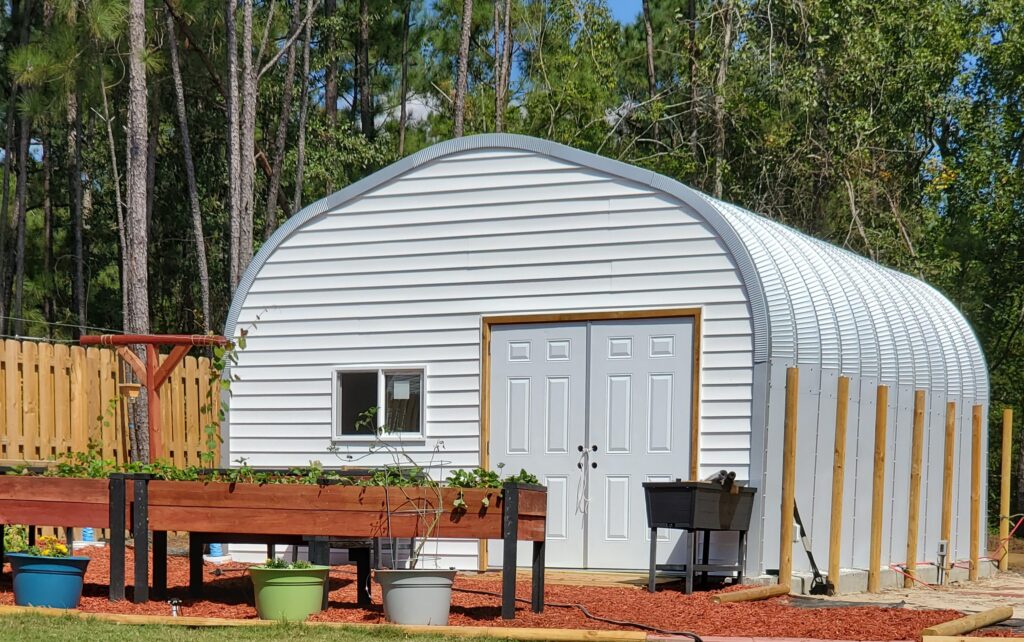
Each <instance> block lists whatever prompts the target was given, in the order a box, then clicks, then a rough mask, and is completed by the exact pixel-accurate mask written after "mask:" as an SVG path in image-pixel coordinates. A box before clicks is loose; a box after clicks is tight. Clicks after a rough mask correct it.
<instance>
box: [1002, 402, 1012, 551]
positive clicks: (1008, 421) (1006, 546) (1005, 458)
mask: <svg viewBox="0 0 1024 642" xmlns="http://www.w3.org/2000/svg"><path fill="white" fill-rule="evenodd" d="M1012 437H1013V408H1003V442H1002V443H1003V451H1002V453H1001V454H1000V464H1001V465H1000V473H999V474H1000V478H999V544H1000V546H1002V547H1003V548H1002V551H1003V554H1002V556H1000V558H999V570H1000V571H1006V570H1008V569H1009V568H1010V450H1011V449H1012V447H1013V446H1012V443H1011V442H1012Z"/></svg>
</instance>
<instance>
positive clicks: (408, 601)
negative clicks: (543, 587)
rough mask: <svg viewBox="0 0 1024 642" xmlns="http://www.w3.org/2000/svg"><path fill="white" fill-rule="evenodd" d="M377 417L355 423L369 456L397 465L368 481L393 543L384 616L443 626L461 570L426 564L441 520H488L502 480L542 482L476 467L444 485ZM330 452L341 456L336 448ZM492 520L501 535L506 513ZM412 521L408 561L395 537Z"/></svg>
mask: <svg viewBox="0 0 1024 642" xmlns="http://www.w3.org/2000/svg"><path fill="white" fill-rule="evenodd" d="M376 417H377V408H370V409H369V410H367V411H365V412H364V413H362V414H360V416H359V419H358V420H357V421H356V425H357V427H358V428H361V429H363V430H365V431H366V432H368V433H370V434H373V435H374V436H375V440H374V441H373V443H372V445H371V446H370V448H369V454H375V453H386V454H388V455H390V456H391V458H392V461H393V465H391V466H387V467H385V468H382V469H379V470H377V471H376V472H375V473H374V475H373V477H372V478H371V479H370V480H369V482H368V484H369V485H372V486H380V487H382V488H383V491H384V504H385V511H384V513H385V515H386V530H385V532H386V534H387V538H388V539H389V540H390V542H391V568H381V569H377V570H376V571H374V579H375V580H376V581H377V583H378V584H380V587H381V601H382V602H383V604H384V617H385V619H386V620H387V621H389V622H392V623H394V624H415V625H437V626H444V625H446V624H448V616H449V612H450V610H451V597H452V584H453V583H454V581H455V576H456V570H455V569H454V568H440V567H439V566H437V565H436V564H435V565H434V567H433V568H432V567H430V566H428V565H426V564H424V563H423V558H424V557H426V555H424V554H423V549H424V546H425V545H426V543H427V542H428V541H429V540H430V539H431V538H433V537H436V536H438V534H439V532H440V531H441V530H444V529H443V528H440V526H441V522H442V518H445V517H446V518H447V521H446V525H445V528H447V527H449V525H451V524H458V523H459V522H460V521H461V520H463V518H465V517H467V515H469V514H470V512H472V515H473V517H474V518H475V519H478V520H479V519H482V518H486V519H489V518H488V517H487V514H488V508H489V507H490V506H491V502H492V499H496V500H497V501H500V500H501V488H502V484H503V482H505V481H519V482H523V483H537V478H536V477H534V476H533V475H530V474H529V473H527V472H526V471H522V472H521V473H520V474H519V475H515V476H513V477H509V478H508V479H502V478H501V476H500V475H499V474H498V473H494V472H490V471H485V470H483V469H480V468H477V469H475V470H472V471H462V470H456V471H454V472H453V473H452V474H451V475H449V476H448V478H447V479H445V482H444V484H443V485H442V484H440V483H438V482H437V481H435V480H434V479H433V478H432V477H431V476H430V470H431V469H433V468H435V465H434V460H433V458H432V460H431V462H429V463H428V465H427V466H421V465H420V464H419V463H418V462H417V461H416V460H414V459H413V458H412V457H411V456H410V455H409V454H408V453H406V452H405V451H404V450H403V449H402V446H401V442H400V441H395V440H388V439H385V436H386V435H387V433H388V432H389V430H388V427H387V426H384V425H380V426H378V425H377V420H376ZM331 450H332V451H333V452H335V454H337V448H336V447H335V446H333V445H332V446H331ZM434 454H435V455H436V454H437V449H436V448H435V452H434ZM349 459H351V457H349ZM498 466H499V468H500V467H501V466H502V465H501V464H499V465H498ZM471 503H472V504H473V505H472V506H471V505H470V504H471ZM493 516H494V517H495V518H496V519H498V520H499V523H498V533H500V519H501V509H500V508H498V509H496V510H495V511H493ZM466 521H471V520H466ZM410 522H414V524H415V526H414V533H415V535H414V536H413V537H412V538H411V539H412V544H411V546H410V549H409V556H408V558H407V559H406V560H404V562H403V561H400V560H399V556H398V551H397V547H396V539H395V534H396V532H398V531H399V530H407V529H408V528H409V525H410ZM400 524H401V526H399V525H400Z"/></svg>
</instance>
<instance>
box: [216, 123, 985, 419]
mask: <svg viewBox="0 0 1024 642" xmlns="http://www.w3.org/2000/svg"><path fill="white" fill-rule="evenodd" d="M484 148H504V149H515V150H521V151H529V152H533V153H537V154H544V155H548V156H551V157H554V158H559V159H562V160H565V161H569V162H573V163H577V164H579V165H581V166H584V167H589V168H591V169H594V170H597V171H601V172H605V173H607V174H610V175H612V176H615V177H618V178H621V179H625V180H629V181H634V182H637V183H641V184H644V185H648V186H650V187H653V188H655V189H658V190H661V191H663V192H665V193H667V194H669V195H671V196H673V197H675V198H677V199H679V200H680V201H682V202H683V203H685V204H686V205H687V206H689V207H691V208H693V209H694V210H696V211H697V213H698V214H700V215H701V216H703V217H704V219H705V220H706V221H707V223H708V224H709V225H710V226H711V227H712V228H713V229H714V230H715V232H716V233H717V234H718V236H719V238H720V239H721V240H722V242H723V243H724V244H725V245H726V247H727V248H728V249H729V251H730V252H731V254H732V256H733V260H734V261H735V262H736V265H737V268H738V270H739V272H740V276H741V278H742V280H743V283H744V287H745V289H746V291H747V297H748V302H749V305H750V311H751V317H752V320H753V327H754V336H753V344H754V361H755V362H764V361H767V360H768V359H769V358H770V359H778V360H780V361H782V362H791V363H794V364H813V365H819V366H822V367H826V368H838V369H840V370H842V371H843V372H844V373H846V374H856V375H861V376H864V377H870V378H873V379H876V380H878V381H879V382H880V383H890V384H912V385H915V386H918V387H924V388H931V389H938V388H944V389H945V391H946V394H947V395H949V396H951V397H953V396H962V397H965V398H969V399H974V400H985V399H987V395H988V375H987V370H986V366H985V357H984V354H983V353H982V350H981V346H980V344H979V343H978V341H977V338H976V337H975V336H974V333H973V332H972V331H971V329H970V326H969V325H968V324H967V321H966V320H965V319H964V317H963V316H962V315H961V314H960V313H959V311H957V310H956V308H955V307H954V306H953V305H952V303H950V302H949V301H948V300H947V299H946V298H945V297H943V296H942V295H941V294H939V293H938V292H937V291H936V290H935V289H934V288H932V287H930V286H929V285H927V284H926V283H924V282H922V281H920V280H918V279H915V278H913V277H910V276H908V275H906V274H901V273H899V272H895V271H893V270H890V269H888V268H885V267H883V266H881V265H878V264H877V263H874V262H872V261H869V260H868V259H866V258H864V257H861V256H858V255H856V254H854V253H852V252H849V251H846V250H843V249H840V248H838V247H836V246H833V245H830V244H828V243H825V242H824V241H820V240H818V239H814V238H812V237H809V236H807V235H805V234H803V233H801V232H799V231H797V230H794V229H792V228H790V227H787V226H785V225H782V224H780V223H777V222H775V221H772V220H769V219H766V218H764V217H761V216H758V215H756V214H753V213H751V212H748V211H746V210H743V209H741V208H738V207H736V206H733V205H730V204H727V203H723V202H722V201H719V200H716V199H713V198H711V197H708V196H706V195H704V194H701V193H699V192H697V191H695V190H693V189H691V188H689V187H687V186H685V185H682V184H681V183H679V182H677V181H674V180H672V179H670V178H667V177H665V176H661V175H659V174H656V173H654V172H651V171H648V170H645V169H641V168H638V167H634V166H632V165H627V164H624V163H621V162H618V161H615V160H612V159H608V158H604V157H601V156H597V155H594V154H590V153H588V152H583V151H580V150H577V149H573V148H571V147H567V146H565V145H560V144H558V143H553V142H550V141H545V140H541V139H537V138H531V137H528V136H519V135H515V134H483V135H479V136H467V137H464V138H458V139H454V140H450V141H446V142H443V143H439V144H437V145H434V146H432V147H429V148H427V149H424V150H422V151H420V152H418V153H416V154H413V155H411V156H408V157H406V158H404V159H402V160H400V161H398V162H397V163H395V164H393V165H391V166H390V167H387V168H385V169H383V170H381V171H379V172H376V173H375V174H373V175H371V176H368V177H366V178H364V179H363V180H361V181H358V182H357V183H354V184H352V185H350V186H348V187H346V188H345V189H343V190H341V191H339V192H337V193H335V194H332V195H331V196H328V197H326V198H324V199H321V200H320V201H317V202H315V203H312V204H311V205H309V206H308V207H306V208H305V209H303V210H302V211H300V212H299V213H297V214H296V215H295V216H293V217H292V218H291V219H289V220H288V222H287V223H285V224H284V225H283V226H281V227H280V228H279V229H278V230H277V231H276V232H275V233H274V235H273V236H272V237H271V238H270V239H269V240H268V241H267V242H266V243H265V244H264V245H263V247H262V248H260V251H259V252H258V253H257V254H256V256H255V257H254V258H253V260H252V262H251V263H250V264H249V266H248V268H247V269H246V272H245V274H244V275H243V277H242V279H241V281H240V283H239V284H238V288H237V289H236V291H235V294H234V298H233V300H232V305H231V309H230V310H229V312H228V319H227V324H226V328H225V335H226V336H233V335H234V332H235V325H236V323H237V320H238V317H239V314H240V313H241V309H242V305H243V304H244V301H245V298H246V295H247V293H248V291H249V288H250V287H251V286H252V283H253V281H254V280H255V278H256V276H257V274H258V273H259V271H260V269H261V267H262V266H263V264H264V263H265V262H266V260H267V258H268V257H269V256H270V255H271V254H272V253H273V252H274V250H275V248H276V247H277V246H278V245H280V244H281V242H283V241H284V239H286V238H287V237H288V236H289V235H291V234H292V233H293V232H294V231H295V230H297V229H299V228H300V227H301V226H302V225H304V224H305V223H306V222H307V221H309V220H311V219H313V218H315V217H317V216H319V215H321V214H323V213H325V212H327V211H330V210H332V209H335V208H337V207H339V206H341V205H343V204H344V203H346V202H348V201H349V200H352V199H354V198H356V197H358V196H359V195H361V194H363V193H365V192H367V191H369V190H371V189H374V188H375V187H378V186H380V185H382V184H383V183H385V182H387V181H390V180H393V179H394V178H396V177H398V176H400V175H402V174H404V173H406V172H408V171H410V170H412V169H414V168H416V167H418V166H420V165H423V164H424V163H428V162H430V161H433V160H435V159H437V158H440V157H443V156H448V155H451V154H457V153H459V152H464V151H469V150H475V149H484Z"/></svg>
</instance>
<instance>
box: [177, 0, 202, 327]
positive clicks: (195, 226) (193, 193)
mask: <svg viewBox="0 0 1024 642" xmlns="http://www.w3.org/2000/svg"><path fill="white" fill-rule="evenodd" d="M166 21H167V46H168V47H169V49H170V53H171V76H172V78H173V80H174V97H175V103H176V105H177V111H178V133H179V134H180V136H181V153H182V156H183V157H184V161H185V179H186V181H187V182H188V203H189V208H190V209H191V211H192V234H193V236H194V238H195V243H196V267H197V270H198V272H199V294H200V298H201V301H202V306H203V332H206V333H208V332H209V331H210V327H211V325H210V272H209V268H208V267H207V264H206V237H205V236H203V216H202V211H201V210H200V209H199V189H198V188H197V187H196V170H195V165H194V164H193V162H192V142H191V140H190V138H189V133H188V114H187V112H186V110H185V86H184V83H182V81H181V65H180V63H179V62H178V38H177V36H176V35H175V33H174V18H173V17H172V16H171V14H170V13H168V14H167V17H166Z"/></svg>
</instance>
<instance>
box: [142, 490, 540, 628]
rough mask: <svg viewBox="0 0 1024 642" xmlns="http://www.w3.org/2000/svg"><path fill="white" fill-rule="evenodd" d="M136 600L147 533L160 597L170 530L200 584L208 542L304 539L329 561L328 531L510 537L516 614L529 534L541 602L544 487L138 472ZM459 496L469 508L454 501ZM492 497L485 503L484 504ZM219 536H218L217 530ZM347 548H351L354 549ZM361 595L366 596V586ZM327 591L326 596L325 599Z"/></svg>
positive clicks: (505, 605)
mask: <svg viewBox="0 0 1024 642" xmlns="http://www.w3.org/2000/svg"><path fill="white" fill-rule="evenodd" d="M132 486H133V492H132V493H130V495H131V496H132V497H133V499H132V520H133V522H132V523H133V525H134V531H135V552H136V555H135V577H136V592H135V596H134V599H135V601H136V602H144V601H146V600H147V599H148V598H149V596H148V590H147V588H146V584H147V582H146V578H147V577H148V576H149V569H148V557H149V556H148V555H147V554H145V553H146V552H148V549H147V547H148V541H147V534H148V533H149V532H152V533H153V538H152V540H153V574H152V577H153V587H154V594H155V595H156V596H160V597H162V596H163V595H164V594H165V591H166V578H167V566H166V563H167V560H166V547H167V531H189V532H190V533H191V534H194V536H192V539H191V542H190V545H189V549H190V553H189V558H190V561H191V564H190V566H191V569H190V573H189V575H190V587H191V589H192V590H193V592H198V591H199V590H201V587H200V585H201V582H202V572H201V568H202V566H201V564H202V542H208V541H221V542H240V543H241V542H249V543H256V542H265V543H274V542H279V541H282V540H288V541H290V542H292V543H302V542H305V543H307V544H308V546H309V553H310V558H311V559H312V558H316V559H315V560H314V561H315V562H316V563H321V564H324V563H329V558H330V550H329V544H328V542H329V541H331V540H358V539H374V538H388V537H395V538H412V537H416V538H430V539H441V538H457V539H502V540H504V567H503V569H502V574H503V577H502V609H501V612H502V617H504V618H506V619H512V618H514V617H515V580H516V561H517V560H516V556H517V550H518V549H517V543H518V542H519V541H530V542H533V554H532V560H531V562H532V566H533V577H532V597H531V605H532V608H533V610H534V611H535V612H540V611H542V610H543V608H544V537H545V524H546V518H547V489H546V488H544V487H543V486H535V485H528V484H506V485H505V486H504V487H503V488H501V489H496V488H495V489H479V488H474V489H458V488H426V487H379V486H348V485H341V484H331V485H323V486H319V485H305V484H267V485H258V484H243V483H234V484H231V483H222V482H201V481H193V482H181V481H161V480H153V479H148V478H147V476H145V475H135V476H134V481H133V482H132ZM460 498H461V499H462V500H463V501H464V502H465V507H464V508H456V507H455V501H456V500H457V499H460ZM484 498H487V500H488V505H487V506H484V505H483V501H482V500H483V499H484ZM216 538H222V539H219V540H218V539H216ZM350 550H351V549H350ZM361 559H362V562H361V563H357V585H358V586H359V587H365V586H368V585H369V557H368V554H367V555H366V556H365V557H362V558H361ZM358 599H359V602H360V603H362V604H365V603H367V602H368V601H369V594H368V593H366V592H365V589H362V588H361V589H360V592H359V594H358ZM326 603H327V598H326V592H325V596H324V604H325V606H326Z"/></svg>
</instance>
